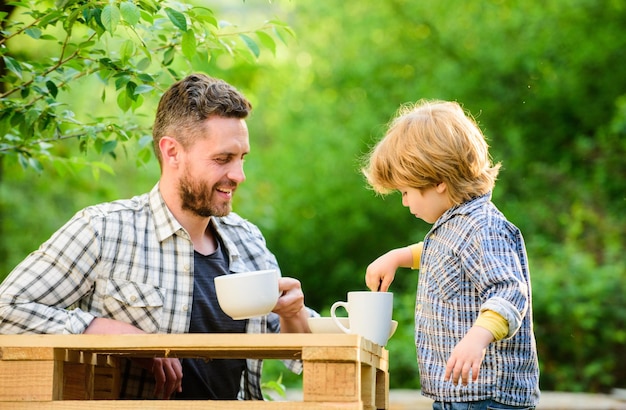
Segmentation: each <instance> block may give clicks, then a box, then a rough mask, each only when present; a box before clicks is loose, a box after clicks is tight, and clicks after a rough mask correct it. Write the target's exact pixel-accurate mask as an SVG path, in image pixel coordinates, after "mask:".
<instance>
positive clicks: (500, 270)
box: [415, 193, 539, 406]
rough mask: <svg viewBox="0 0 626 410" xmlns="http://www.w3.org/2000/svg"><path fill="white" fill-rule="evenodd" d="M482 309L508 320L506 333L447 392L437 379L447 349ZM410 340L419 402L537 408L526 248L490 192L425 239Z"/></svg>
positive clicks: (447, 384)
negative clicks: (465, 380)
mask: <svg viewBox="0 0 626 410" xmlns="http://www.w3.org/2000/svg"><path fill="white" fill-rule="evenodd" d="M486 309H489V310H493V311H495V312H497V313H499V314H500V315H502V316H503V317H504V318H505V319H506V320H507V321H508V325H509V332H508V335H507V336H506V337H505V338H504V339H503V340H500V341H496V342H493V343H491V344H490V345H489V347H487V351H486V355H485V358H484V361H483V363H482V366H481V368H480V372H479V377H478V380H477V381H476V382H472V381H470V383H469V384H468V385H467V386H462V385H458V386H455V385H454V384H452V382H451V381H444V375H445V369H446V363H447V361H448V358H449V357H450V355H451V354H452V350H453V349H454V347H455V346H456V345H457V344H458V343H459V342H460V341H461V339H462V338H463V336H465V334H466V333H467V331H468V330H469V329H470V328H471V327H472V325H473V324H474V322H475V321H476V318H477V317H478V314H479V313H480V312H481V311H483V310H486ZM415 342H416V347H417V355H418V363H419V369H420V377H421V386H422V393H423V394H424V395H425V396H427V397H430V398H432V399H434V400H436V401H448V402H468V401H477V400H485V399H493V400H496V401H498V402H501V403H504V404H508V405H518V406H536V405H537V402H538V399H539V367H538V361H537V348H536V345H535V338H534V334H533V318H532V300H531V284H530V273H529V269H528V260H527V256H526V249H525V245H524V240H523V238H522V235H521V233H520V231H519V229H517V228H516V227H515V226H514V225H513V224H511V223H510V222H509V221H507V220H506V218H505V217H504V215H503V214H502V213H501V212H500V211H499V210H498V209H497V208H496V207H495V205H494V204H493V203H492V202H491V193H488V194H486V195H483V196H481V197H478V198H475V199H473V200H471V201H468V202H465V203H463V204H461V205H459V206H456V207H453V208H451V209H449V210H448V211H446V212H445V213H444V214H443V215H442V216H441V217H440V218H439V219H438V220H437V221H436V222H435V224H434V225H433V226H432V228H431V230H430V232H429V233H428V234H427V235H426V238H425V239H424V250H423V254H422V262H421V266H420V272H419V282H418V291H417V302H416V308H415Z"/></svg>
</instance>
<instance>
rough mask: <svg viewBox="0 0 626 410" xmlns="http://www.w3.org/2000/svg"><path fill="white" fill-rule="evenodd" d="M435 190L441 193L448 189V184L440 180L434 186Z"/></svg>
mask: <svg viewBox="0 0 626 410" xmlns="http://www.w3.org/2000/svg"><path fill="white" fill-rule="evenodd" d="M435 190H436V191H437V193H438V194H443V193H444V192H446V191H447V190H448V186H447V185H446V183H445V182H440V183H438V184H437V185H436V186H435Z"/></svg>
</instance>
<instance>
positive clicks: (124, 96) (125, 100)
mask: <svg viewBox="0 0 626 410" xmlns="http://www.w3.org/2000/svg"><path fill="white" fill-rule="evenodd" d="M132 105H133V99H132V98H130V96H129V95H128V92H126V89H124V90H123V91H121V92H120V93H119V94H117V106H118V107H120V109H121V110H122V111H124V112H126V111H128V110H130V107H131V106H132Z"/></svg>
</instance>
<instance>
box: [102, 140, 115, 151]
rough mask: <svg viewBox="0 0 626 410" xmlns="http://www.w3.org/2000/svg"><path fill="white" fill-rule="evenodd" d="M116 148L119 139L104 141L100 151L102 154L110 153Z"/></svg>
mask: <svg viewBox="0 0 626 410" xmlns="http://www.w3.org/2000/svg"><path fill="white" fill-rule="evenodd" d="M115 148H117V141H116V140H112V141H104V143H103V144H102V146H101V147H100V153H101V154H108V153H111V152H113V151H115Z"/></svg>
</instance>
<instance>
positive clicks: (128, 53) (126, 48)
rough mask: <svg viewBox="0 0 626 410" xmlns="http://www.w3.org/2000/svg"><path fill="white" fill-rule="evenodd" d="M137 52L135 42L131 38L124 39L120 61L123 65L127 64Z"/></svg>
mask: <svg viewBox="0 0 626 410" xmlns="http://www.w3.org/2000/svg"><path fill="white" fill-rule="evenodd" d="M134 54H135V43H133V42H132V41H131V40H128V39H126V40H124V42H123V43H122V46H121V47H120V62H121V63H122V64H123V65H127V64H128V61H129V60H130V59H131V57H132V56H133V55H134Z"/></svg>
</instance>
